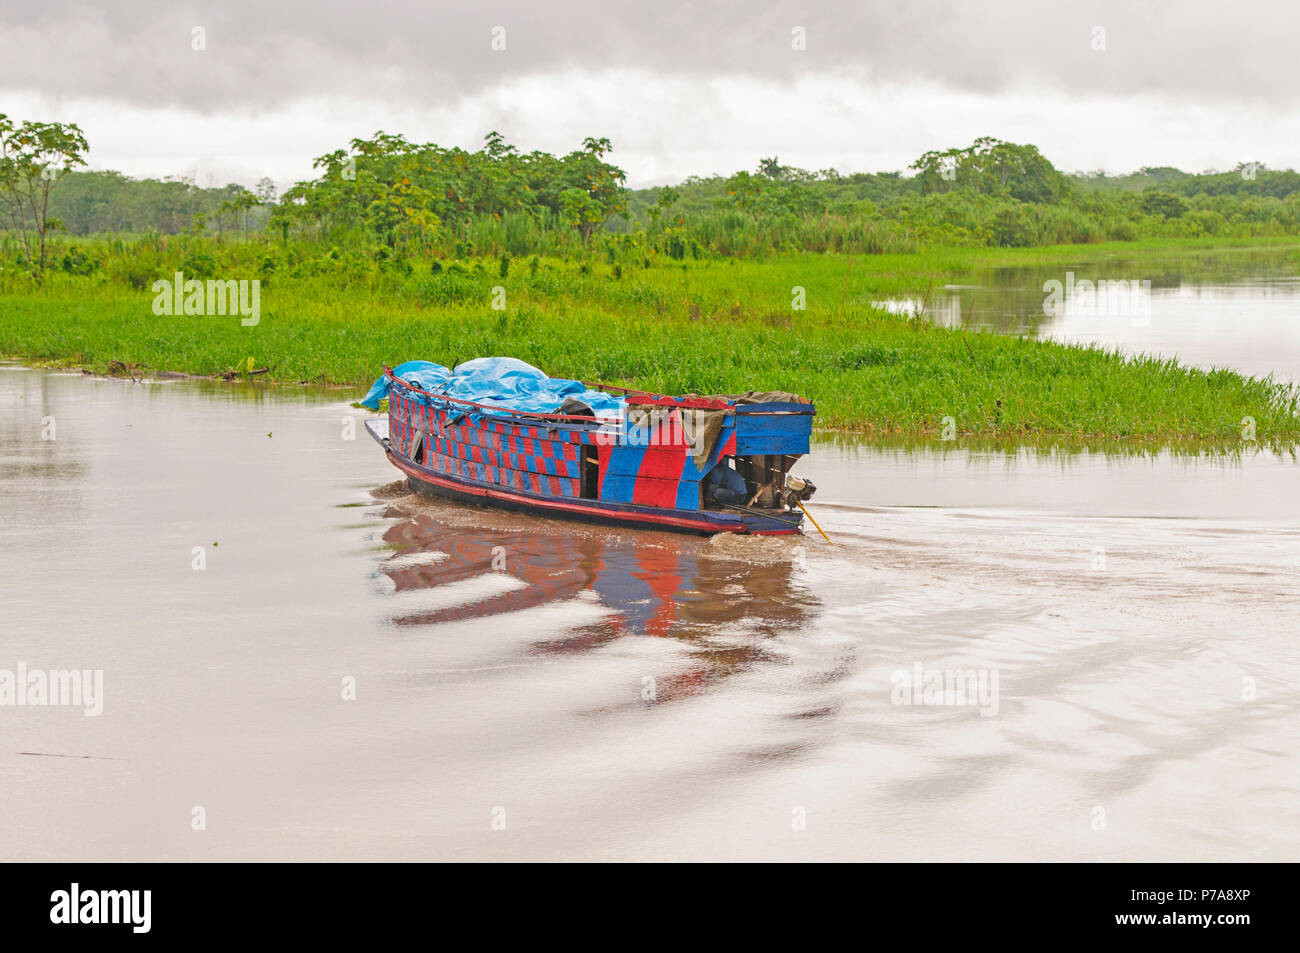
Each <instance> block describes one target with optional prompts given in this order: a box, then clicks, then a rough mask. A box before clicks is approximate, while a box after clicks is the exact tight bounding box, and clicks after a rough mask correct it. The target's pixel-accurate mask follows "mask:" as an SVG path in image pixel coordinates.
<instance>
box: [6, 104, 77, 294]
mask: <svg viewBox="0 0 1300 953" xmlns="http://www.w3.org/2000/svg"><path fill="white" fill-rule="evenodd" d="M89 148H90V147H89V146H88V145H87V144H86V137H85V136H84V135H83V134H82V132H81V129H80V127H78V126H77V125H76V124H74V123H61V122H32V121H30V120H28V121H25V122H23V124H22V125H21V126H15V125H14V123H13V120H11V119H10V118H9V117H8V116H6V115H5V114H4V113H0V198H2V199H3V201H4V203H5V204H6V205H7V206H8V208H7V211H8V213H9V222H10V224H11V225H12V226H13V229H14V231H15V232H17V233H18V234H19V235H21V236H22V242H23V249H24V252H25V254H26V257H27V266H28V268H30V269H31V272H32V277H33V278H35V279H39V278H40V276H41V275H42V274H43V273H44V271H45V265H46V260H45V255H46V245H47V241H48V239H49V236H50V233H51V232H54V231H57V230H58V229H59V228H61V227H62V223H61V222H60V221H59V220H58V219H57V218H54V217H52V216H51V215H50V214H49V209H50V191H51V190H52V189H53V188H54V183H55V181H56V180H57V179H58V177H59V176H61V175H63V173H65V172H69V171H71V170H72V169H74V168H76V167H77V166H84V165H85V164H86V160H85V158H84V157H85V154H86V152H87V151H88V150H89Z"/></svg>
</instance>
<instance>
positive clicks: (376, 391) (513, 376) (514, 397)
mask: <svg viewBox="0 0 1300 953" xmlns="http://www.w3.org/2000/svg"><path fill="white" fill-rule="evenodd" d="M393 375H394V376H395V377H397V378H399V379H400V380H403V381H406V382H407V383H409V384H413V385H415V386H416V387H418V388H420V389H421V390H427V391H432V392H434V393H437V394H445V395H447V396H448V397H455V398H457V399H458V400H468V401H473V402H474V403H476V404H485V405H487V406H490V407H503V408H509V409H511V410H518V411H523V412H524V413H532V414H553V413H557V412H559V410H560V406H561V405H562V404H563V403H564V401H565V400H566V399H567V398H570V397H572V398H575V399H577V400H580V401H582V402H583V403H584V404H586V405H587V406H588V407H590V408H591V410H592V413H594V414H595V415H596V416H597V417H619V416H621V415H622V412H623V403H624V399H623V398H622V397H615V396H613V395H612V394H606V393H604V392H603V391H598V390H588V389H587V386H586V385H585V384H583V383H582V382H581V381H572V380H565V379H564V378H560V377H547V376H546V374H545V373H544V372H543V371H540V370H538V369H537V368H535V367H533V366H532V365H531V364H526V363H525V362H523V361H520V360H518V359H516V358H513V357H480V358H477V359H475V360H473V361H466V362H465V363H464V364H458V365H456V369H455V370H454V371H449V370H447V368H445V367H443V366H442V365H441V364H434V363H432V362H430V361H407V362H406V363H405V364H399V365H398V366H397V367H395V368H393ZM390 386H391V382H390V381H389V380H388V378H387V377H380V378H379V380H377V381H375V383H374V386H373V387H371V388H370V391H369V393H367V394H366V396H365V398H364V399H363V400H362V401H361V403H362V405H363V406H365V407H369V408H370V409H371V410H378V409H379V402H380V401H381V400H383V399H384V398H385V397H387V396H388V391H389V388H390Z"/></svg>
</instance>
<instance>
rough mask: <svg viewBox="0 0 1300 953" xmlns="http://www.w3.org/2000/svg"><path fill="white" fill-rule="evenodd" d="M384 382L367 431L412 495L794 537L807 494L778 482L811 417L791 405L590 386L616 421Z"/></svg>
mask: <svg viewBox="0 0 1300 953" xmlns="http://www.w3.org/2000/svg"><path fill="white" fill-rule="evenodd" d="M384 381H386V383H387V385H388V389H389V391H388V416H387V417H386V418H377V419H373V420H369V421H367V422H366V429H367V430H368V431H369V432H370V435H371V436H372V437H374V439H375V440H376V441H378V442H379V444H380V445H381V446H382V447H383V448H384V451H385V452H386V453H387V455H388V459H389V460H390V461H391V462H392V464H393V465H394V466H395V467H397V468H398V469H399V470H401V471H402V473H404V474H405V475H406V478H407V481H408V482H409V483H410V485H411V487H412V488H413V489H415V490H417V491H419V492H421V493H424V494H427V495H430V496H437V497H444V498H448V499H453V500H460V501H464V502H469V503H478V504H486V505H492V506H498V507H502V508H506V509H513V510H522V511H526V512H531V513H536V514H538V515H543V516H555V517H567V518H573V519H581V520H586V521H589V522H597V523H605V524H611V525H619V526H629V527H640V528H650V529H663V530H676V531H680V532H690V533H702V534H713V533H752V534H760V535H788V534H793V533H798V532H799V531H800V525H801V523H802V521H803V512H802V509H801V508H800V507H799V506H798V505H797V503H798V500H800V499H807V498H808V497H809V496H810V495H811V492H812V485H811V483H807V482H806V481H801V480H797V479H794V478H789V477H788V473H789V469H790V466H791V465H792V464H793V463H794V461H795V460H797V459H798V458H799V457H800V456H801V455H803V454H806V453H807V452H808V445H809V438H810V435H811V432H812V420H813V416H814V413H815V408H814V407H813V405H812V403H811V402H807V401H803V400H801V399H799V398H797V397H794V396H793V395H776V396H779V397H783V398H788V399H780V400H768V399H764V395H759V396H758V397H755V396H751V395H744V396H742V397H739V398H728V397H705V398H701V397H669V396H665V395H662V394H650V393H644V392H640V391H630V390H626V389H623V388H614V387H610V386H608V385H587V386H589V387H591V388H592V389H593V390H603V391H604V392H605V393H606V394H608V393H610V392H615V391H616V392H619V393H621V394H622V395H624V397H623V401H624V405H625V408H626V411H625V413H623V414H622V415H621V416H620V418H619V419H617V420H615V419H611V418H610V417H608V416H606V417H597V416H595V415H593V414H588V413H579V414H562V413H536V412H534V411H532V410H517V409H513V408H510V407H505V406H500V405H499V404H497V403H493V404H484V403H476V402H474V401H469V400H463V399H458V398H454V397H451V396H448V395H446V394H444V393H438V392H436V391H432V390H425V389H422V388H421V387H419V386H417V385H416V384H414V383H411V382H409V381H406V380H403V379H401V378H400V377H398V376H397V375H396V374H394V372H393V371H392V369H391V368H388V367H385V368H384V377H383V378H381V382H384ZM379 383H380V382H377V386H378V384H379ZM703 434H707V435H708V437H707V438H706V437H702V435H703ZM719 466H723V467H726V466H731V467H732V468H733V469H734V470H735V471H736V473H738V474H739V475H740V476H741V477H743V478H744V480H745V485H746V489H747V491H748V493H747V494H746V496H745V498H744V499H743V500H742V501H741V503H740V504H736V503H718V502H717V501H716V499H715V498H714V496H716V494H714V493H713V491H712V490H710V489H708V486H709V477H708V475H709V473H710V471H712V470H713V469H714V468H715V467H719ZM733 482H734V478H733ZM760 504H762V505H760Z"/></svg>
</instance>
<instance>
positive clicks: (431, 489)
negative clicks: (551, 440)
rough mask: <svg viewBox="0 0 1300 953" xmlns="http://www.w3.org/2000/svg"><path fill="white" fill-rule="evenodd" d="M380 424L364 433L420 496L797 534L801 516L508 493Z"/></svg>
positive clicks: (684, 528) (587, 516) (691, 528)
mask: <svg viewBox="0 0 1300 953" xmlns="http://www.w3.org/2000/svg"><path fill="white" fill-rule="evenodd" d="M387 423H388V421H386V420H372V421H367V422H366V429H367V431H369V433H370V435H371V436H372V437H374V438H375V440H376V441H378V442H379V443H380V445H381V446H383V448H384V450H385V452H386V454H387V456H388V460H389V462H390V463H392V464H393V466H395V467H397V469H398V470H400V471H402V473H403V474H404V475H405V476H406V480H407V482H408V483H409V484H410V486H411V489H413V490H415V491H416V492H418V493H422V494H424V495H425V496H429V497H435V498H439V499H445V500H453V501H456V502H460V503H471V504H476V505H479V506H495V507H497V508H499V509H505V510H512V511H514V512H523V513H533V514H535V515H538V516H551V517H556V518H559V519H577V520H581V521H583V522H586V523H598V524H602V525H605V526H629V527H635V528H639V529H659V530H668V531H671V532H681V533H698V534H701V535H706V536H712V535H714V534H716V533H748V534H754V535H761V536H790V535H794V534H797V533H799V532H800V527H801V525H802V522H803V514H802V513H781V514H780V515H768V514H765V513H756V512H754V511H753V510H746V511H745V512H740V511H739V510H737V511H735V512H732V513H728V512H724V511H719V510H687V509H682V510H679V509H667V508H663V507H656V506H648V505H644V504H637V503H615V502H607V501H603V500H593V499H585V498H573V497H568V498H566V497H556V496H553V495H550V494H547V493H539V492H534V491H532V490H522V489H512V488H507V487H503V486H501V485H500V484H497V483H487V482H486V481H483V480H477V479H474V478H471V477H466V476H459V475H455V474H451V473H446V472H443V471H441V470H434V469H432V468H430V467H427V466H424V465H421V464H418V463H416V462H414V461H412V460H410V459H408V458H406V457H404V456H402V455H401V454H399V453H396V452H395V451H394V450H393V447H392V446H391V444H390V442H389V438H388V435H387V427H386V425H387Z"/></svg>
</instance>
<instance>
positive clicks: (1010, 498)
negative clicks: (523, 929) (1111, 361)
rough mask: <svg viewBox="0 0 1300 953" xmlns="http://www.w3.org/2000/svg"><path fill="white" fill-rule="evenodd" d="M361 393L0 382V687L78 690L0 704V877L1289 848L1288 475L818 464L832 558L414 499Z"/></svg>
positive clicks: (846, 445) (1170, 465)
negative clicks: (92, 695)
mask: <svg viewBox="0 0 1300 953" xmlns="http://www.w3.org/2000/svg"><path fill="white" fill-rule="evenodd" d="M353 397H355V395H354V394H352V393H351V392H343V391H334V392H322V391H309V390H306V389H302V390H295V389H291V388H279V389H270V388H267V389H261V388H257V387H255V386H251V385H225V384H216V383H208V382H146V383H138V384H135V383H130V382H125V381H120V380H102V379H94V378H89V377H83V376H80V375H69V374H59V373H52V372H47V371H38V370H28V369H23V368H18V367H5V368H3V369H2V370H0V446H3V448H4V453H3V457H2V458H0V496H2V498H3V500H4V502H5V525H4V530H3V532H0V568H2V570H3V571H2V572H0V605H2V606H3V639H2V640H0V648H2V651H0V679H2V678H3V672H4V670H6V669H7V670H9V671H11V672H14V673H16V672H17V671H18V666H19V665H20V664H21V665H24V666H26V669H27V670H28V671H29V672H30V671H32V670H38V671H44V672H52V671H56V670H66V669H78V670H85V671H89V672H92V673H93V672H95V671H100V672H102V679H103V682H102V685H103V689H102V697H101V699H100V703H101V704H102V713H100V714H98V715H90V716H88V715H86V714H84V708H85V707H87V706H86V705H82V707H75V706H58V707H56V706H39V705H27V706H23V707H18V706H17V705H15V704H10V705H6V706H4V707H0V725H2V726H3V732H2V735H0V737H3V744H0V803H2V804H3V805H4V809H3V811H2V812H0V835H3V837H2V840H0V843H3V847H0V856H3V857H5V858H6V859H56V858H57V859H69V858H90V859H148V858H165V859H209V858H216V859H235V858H266V859H276V858H285V859H292V858H312V859H348V858H364V859H378V858H457V859H467V858H482V859H506V858H512V859H514V858H553V859H588V858H589V859H637V858H662V859H669V858H700V859H705V858H838V859H924V860H930V859H974V858H985V859H1019V858H1039V859H1089V860H1092V859H1125V860H1134V859H1211V858H1217V859H1259V858H1274V859H1294V858H1295V857H1296V856H1297V847H1298V846H1300V824H1297V820H1298V818H1297V810H1298V806H1300V777H1298V776H1297V754H1298V753H1300V751H1298V749H1300V730H1298V729H1300V724H1298V722H1297V716H1298V715H1300V694H1298V693H1297V677H1298V676H1300V646H1298V644H1297V641H1296V622H1295V620H1296V618H1297V610H1300V586H1298V585H1297V572H1298V571H1300V494H1297V493H1296V486H1297V485H1298V484H1297V477H1298V476H1300V468H1298V467H1297V464H1296V462H1295V460H1294V459H1292V458H1291V457H1289V456H1286V455H1282V456H1278V455H1275V454H1269V453H1263V452H1261V453H1247V454H1245V455H1239V456H1234V457H1227V458H1222V457H1221V458H1210V457H1177V456H1171V455H1168V454H1160V455H1156V456H1154V457H1151V456H1146V457H1123V456H1110V457H1108V456H1105V455H1102V454H1064V453H1041V454H1040V453H1031V452H1023V451H1022V452H1018V453H1011V454H1007V453H1002V452H993V451H979V450H974V449H960V448H949V449H946V450H937V449H934V448H928V449H927V448H920V449H917V448H913V449H903V448H887V447H877V446H870V445H862V444H856V443H853V442H846V441H842V440H832V439H823V440H822V441H820V442H818V443H817V445H816V447H815V449H814V451H813V453H812V454H811V457H810V458H809V459H807V460H806V461H804V463H803V465H802V466H801V467H800V468H799V470H800V471H801V472H804V473H806V474H808V475H810V476H813V477H814V478H815V479H816V480H817V481H818V482H819V484H820V486H821V491H820V492H819V494H818V497H817V499H816V500H814V502H813V505H812V511H813V514H814V515H815V516H816V517H817V518H818V519H819V521H820V522H821V523H822V524H823V526H824V527H825V528H826V530H827V532H828V533H829V534H830V536H831V539H832V540H833V543H832V544H827V543H825V542H824V541H822V540H821V538H820V537H818V536H815V535H813V536H809V537H806V538H802V539H794V540H790V539H778V538H766V539H764V538H754V539H746V538H716V539H712V540H708V539H699V538H694V537H687V536H676V535H670V534H660V533H642V532H635V533H633V532H623V531H618V530H610V529H601V528H591V527H584V526H581V525H577V524H568V523H561V522H554V521H549V520H542V519H537V518H533V517H528V516H518V515H505V514H500V513H496V512H493V511H489V510H481V509H476V508H469V507H463V506H457V505H450V504H438V503H432V502H426V501H422V500H420V499H417V498H413V497H411V496H410V495H409V494H408V493H407V492H406V491H405V489H404V488H403V487H402V486H401V485H400V484H395V483H394V480H395V478H396V476H397V474H396V471H394V470H393V469H392V468H391V467H390V466H389V465H388V464H387V463H386V462H385V461H384V460H383V458H382V456H381V454H380V453H379V451H378V448H377V447H376V446H375V445H374V444H373V443H372V442H371V441H370V440H369V439H368V438H367V437H366V436H365V435H364V432H363V431H362V429H361V427H360V426H359V422H360V420H361V419H362V416H363V415H362V413H361V412H360V411H357V410H354V409H353V408H351V407H350V406H349V404H348V400H349V399H351V398H353ZM51 426H52V428H53V429H52V430H51ZM43 436H45V437H52V438H53V439H42V437H43ZM198 567H201V568H198ZM935 673H937V675H936V674H935ZM948 673H958V674H960V675H961V677H962V678H963V679H966V681H963V682H962V684H963V685H968V686H969V687H970V691H969V692H968V693H965V694H963V693H961V692H958V691H956V690H954V691H953V692H950V693H947V694H945V693H944V692H943V691H929V690H927V689H926V686H927V685H933V679H934V678H939V679H943V678H945V677H948ZM953 677H955V676H953ZM87 684H91V682H90V681H88V682H87ZM956 684H957V683H956V682H954V683H952V685H953V687H954V689H955V687H956ZM912 686H915V687H916V690H915V691H912ZM345 696H347V697H346V698H345Z"/></svg>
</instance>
